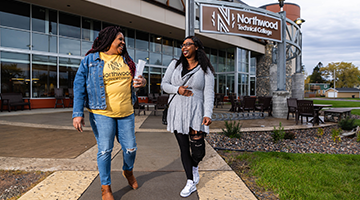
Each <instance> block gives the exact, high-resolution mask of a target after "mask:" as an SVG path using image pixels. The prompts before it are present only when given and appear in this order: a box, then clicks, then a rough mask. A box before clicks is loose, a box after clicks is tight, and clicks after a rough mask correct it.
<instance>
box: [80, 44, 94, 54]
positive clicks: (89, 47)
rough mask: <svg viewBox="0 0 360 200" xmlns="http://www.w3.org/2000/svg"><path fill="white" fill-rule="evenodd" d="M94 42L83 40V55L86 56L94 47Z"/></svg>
mask: <svg viewBox="0 0 360 200" xmlns="http://www.w3.org/2000/svg"><path fill="white" fill-rule="evenodd" d="M92 44H93V43H92V42H85V41H82V42H81V55H82V56H85V54H86V53H87V52H88V51H89V50H90V49H91V47H92Z"/></svg>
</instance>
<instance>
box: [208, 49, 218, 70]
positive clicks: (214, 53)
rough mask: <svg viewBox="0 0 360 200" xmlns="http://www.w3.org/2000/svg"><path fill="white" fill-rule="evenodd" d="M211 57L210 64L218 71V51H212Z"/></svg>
mask: <svg viewBox="0 0 360 200" xmlns="http://www.w3.org/2000/svg"><path fill="white" fill-rule="evenodd" d="M210 53H211V55H210V63H211V64H212V66H213V67H214V69H215V71H218V70H217V69H218V63H217V60H218V57H217V50H216V49H211V52H210Z"/></svg>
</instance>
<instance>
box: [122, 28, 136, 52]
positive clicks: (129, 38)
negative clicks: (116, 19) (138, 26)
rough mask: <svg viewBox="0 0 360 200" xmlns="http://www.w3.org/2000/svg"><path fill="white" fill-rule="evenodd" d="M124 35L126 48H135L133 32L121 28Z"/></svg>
mask: <svg viewBox="0 0 360 200" xmlns="http://www.w3.org/2000/svg"><path fill="white" fill-rule="evenodd" d="M122 29H123V32H124V34H125V44H126V48H128V47H129V48H135V30H133V29H129V28H122Z"/></svg>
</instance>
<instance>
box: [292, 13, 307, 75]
mask: <svg viewBox="0 0 360 200" xmlns="http://www.w3.org/2000/svg"><path fill="white" fill-rule="evenodd" d="M294 22H295V23H296V24H297V25H298V26H299V28H301V25H302V23H304V22H305V20H304V19H302V18H297V19H296V20H295V21H294ZM299 34H300V37H299V38H300V41H299V46H300V55H298V56H297V57H296V73H301V70H302V32H301V30H300V29H299Z"/></svg>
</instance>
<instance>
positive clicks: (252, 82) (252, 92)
mask: <svg viewBox="0 0 360 200" xmlns="http://www.w3.org/2000/svg"><path fill="white" fill-rule="evenodd" d="M255 91H256V82H255V77H250V95H251V96H255V95H256V93H255Z"/></svg>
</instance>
